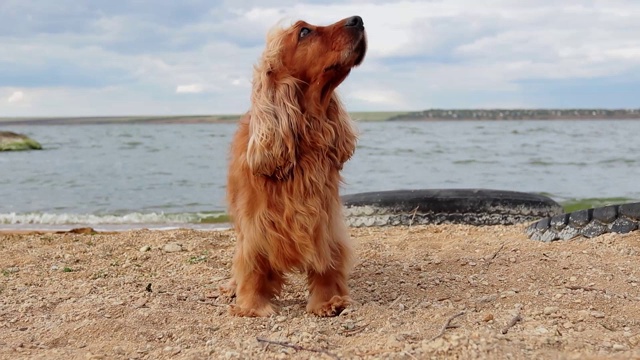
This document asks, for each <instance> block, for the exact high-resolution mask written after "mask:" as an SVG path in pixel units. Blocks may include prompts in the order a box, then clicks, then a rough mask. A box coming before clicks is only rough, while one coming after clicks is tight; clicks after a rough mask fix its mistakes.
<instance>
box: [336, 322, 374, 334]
mask: <svg viewBox="0 0 640 360" xmlns="http://www.w3.org/2000/svg"><path fill="white" fill-rule="evenodd" d="M368 325H369V324H364V325H360V326H356V327H354V328H353V329H348V330H342V335H344V336H351V335H355V334H357V333H359V332H362V331H363V330H364V329H366V328H367V326H368Z"/></svg>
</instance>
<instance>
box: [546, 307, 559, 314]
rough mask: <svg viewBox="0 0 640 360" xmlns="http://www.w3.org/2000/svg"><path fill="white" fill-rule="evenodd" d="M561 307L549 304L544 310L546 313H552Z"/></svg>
mask: <svg viewBox="0 0 640 360" xmlns="http://www.w3.org/2000/svg"><path fill="white" fill-rule="evenodd" d="M558 310H559V308H558V307H557V306H547V307H545V308H544V310H543V312H544V314H545V315H551V314H553V313H554V312H557V311H558Z"/></svg>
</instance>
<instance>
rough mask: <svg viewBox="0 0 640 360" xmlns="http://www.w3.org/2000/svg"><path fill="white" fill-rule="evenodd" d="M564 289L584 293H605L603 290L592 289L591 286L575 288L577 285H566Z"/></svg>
mask: <svg viewBox="0 0 640 360" xmlns="http://www.w3.org/2000/svg"><path fill="white" fill-rule="evenodd" d="M565 288H567V289H569V290H584V291H597V292H602V293H605V294H606V293H607V290H604V289H598V288H594V287H591V286H577V285H568V286H565Z"/></svg>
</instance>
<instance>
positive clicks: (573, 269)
mask: <svg viewBox="0 0 640 360" xmlns="http://www.w3.org/2000/svg"><path fill="white" fill-rule="evenodd" d="M523 229H524V226H510V227H504V226H490V227H473V226H459V225H455V226H454V225H438V226H414V227H396V228H366V229H351V233H352V236H353V238H354V240H355V242H356V243H357V245H358V255H359V262H358V264H357V266H356V267H355V269H354V272H353V275H352V277H351V281H350V285H351V289H352V296H353V298H354V300H356V301H357V304H355V305H354V306H352V307H350V308H348V309H347V310H345V311H344V312H343V313H342V314H341V315H340V316H338V317H335V318H317V317H314V316H311V315H308V314H306V313H305V311H304V309H305V298H306V295H305V289H304V279H303V278H302V277H301V276H299V275H294V276H292V277H291V283H290V285H288V286H287V287H286V288H285V291H284V293H283V296H282V297H281V298H280V299H278V301H277V303H278V305H279V306H280V312H279V314H278V315H276V316H273V317H270V318H238V317H232V316H230V315H228V313H227V305H228V304H229V302H230V301H232V300H231V299H229V298H225V297H223V296H220V293H219V292H218V290H217V287H218V285H220V284H223V283H225V282H226V280H227V278H228V276H229V267H230V261H231V257H232V253H233V244H234V233H233V232H232V231H219V232H216V231H194V230H175V231H148V230H143V231H130V232H122V233H109V234H106V233H98V234H71V233H67V234H7V233H4V234H0V270H1V271H2V274H0V358H2V359H19V358H33V359H71V358H82V359H112V358H130V359H168V358H171V359H183V358H184V359H204V358H216V359H217V358H221V359H236V358H241V359H248V358H255V359H258V358H260V359H262V358H276V359H289V358H294V359H308V358H309V359H310V358H315V359H331V358H334V359H335V358H344V359H368V358H382V359H386V358H389V359H428V358H438V359H440V358H458V359H473V358H483V359H486V358H493V359H525V358H526V359H529V358H537V359H586V358H598V359H599V358H621V359H622V358H624V359H626V358H634V357H635V358H640V289H639V286H638V284H639V283H640V266H639V264H640V232H635V233H632V234H627V235H614V234H608V235H604V236H600V237H597V238H594V239H576V240H571V241H564V242H555V243H550V244H546V243H541V242H536V241H532V240H528V239H527V238H526V237H525V236H524V235H523ZM268 342H272V343H268Z"/></svg>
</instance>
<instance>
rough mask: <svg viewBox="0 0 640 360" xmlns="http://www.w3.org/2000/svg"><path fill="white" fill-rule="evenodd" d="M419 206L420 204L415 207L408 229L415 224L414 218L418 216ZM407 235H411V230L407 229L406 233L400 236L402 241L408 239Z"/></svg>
mask: <svg viewBox="0 0 640 360" xmlns="http://www.w3.org/2000/svg"><path fill="white" fill-rule="evenodd" d="M419 207H420V206H416V208H415V209H413V215H411V220H409V226H408V227H407V230H410V229H411V225H413V219H415V218H416V213H417V212H418V208H419ZM407 237H409V231H407V232H406V233H404V235H402V237H401V238H400V241H404V240H406V238H407Z"/></svg>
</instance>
